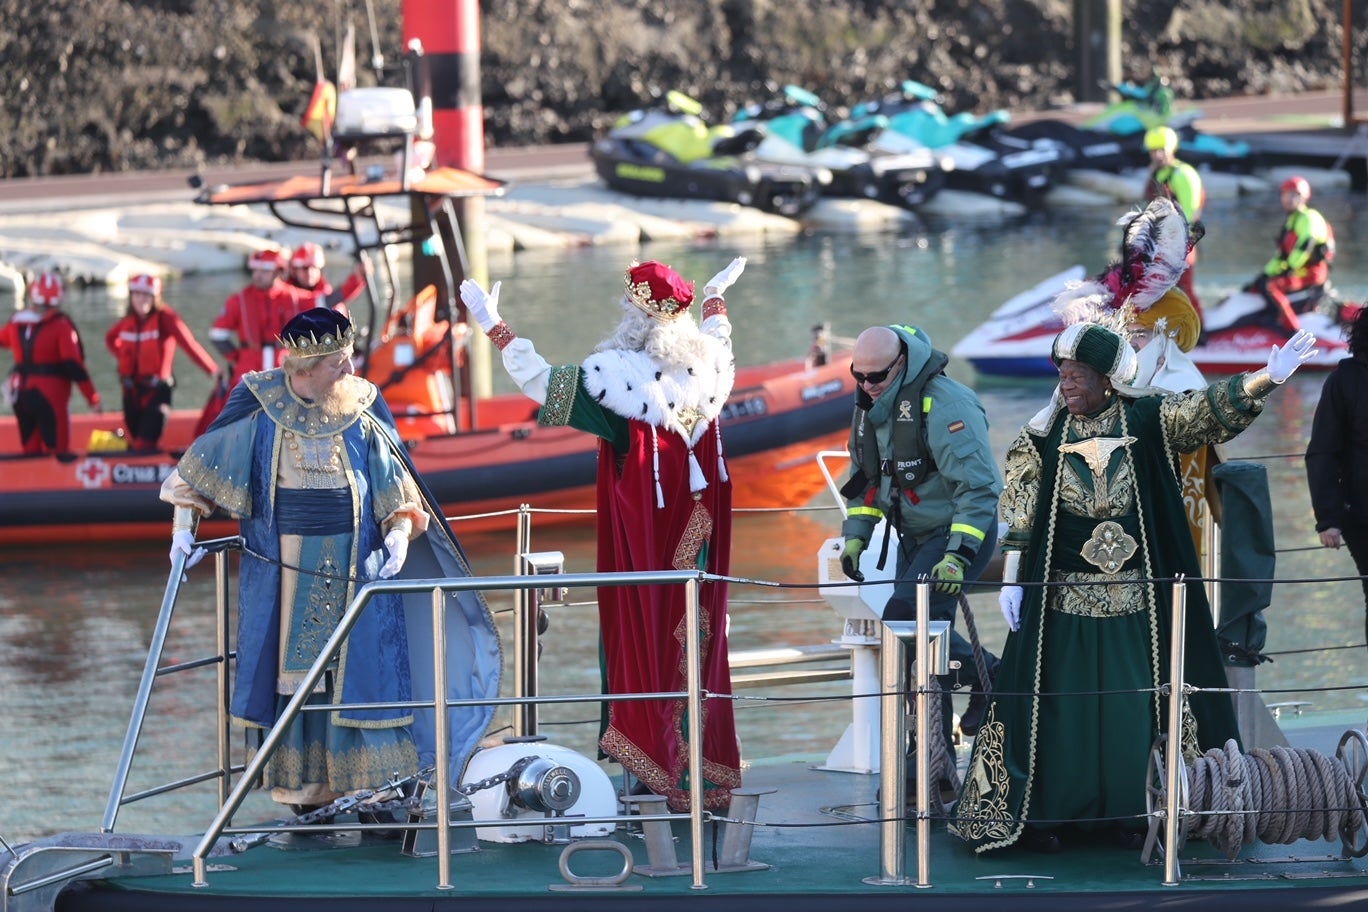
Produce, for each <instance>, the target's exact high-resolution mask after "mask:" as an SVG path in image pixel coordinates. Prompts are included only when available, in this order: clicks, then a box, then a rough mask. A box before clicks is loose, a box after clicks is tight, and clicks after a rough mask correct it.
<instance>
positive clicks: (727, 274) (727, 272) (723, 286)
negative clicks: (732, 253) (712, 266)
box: [703, 257, 746, 301]
mask: <svg viewBox="0 0 1368 912" xmlns="http://www.w3.org/2000/svg"><path fill="white" fill-rule="evenodd" d="M745 269H746V258H745V257H737V258H736V259H734V260H732V261H731V262H730V263H728V264H727V268H726V269H724V270H722V271H721V272H719V273H718V274H717V275H715V276H713V277H712V278H711V279H708V284H707V285H704V286H703V300H704V301H708V300H711V299H712V298H720V297H722V295H724V294H726V292H727V289H728V288H731V287H732V285H733V284H734V283H735V282H736V280H737V279H739V278H741V273H742V272H744V271H745Z"/></svg>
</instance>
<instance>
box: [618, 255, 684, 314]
mask: <svg viewBox="0 0 1368 912" xmlns="http://www.w3.org/2000/svg"><path fill="white" fill-rule="evenodd" d="M627 299H628V300H629V301H631V302H632V303H633V304H635V305H636V306H637V307H639V308H641V309H642V310H643V311H645V312H646V313H647V314H649V315H650V316H652V317H654V318H655V319H657V320H673V319H675V318H677V317H678V316H679V315H680V314H683V313H686V312H687V311H688V309H689V305H691V304H693V299H694V286H693V282H686V281H684V279H683V278H682V277H681V276H680V275H679V273H677V272H675V271H674V270H673V269H671V268H670V267H669V266H666V265H665V264H664V263H657V262H656V261H655V260H651V261H650V262H648V263H633V264H632V265H631V266H630V267H629V268H628V269H627Z"/></svg>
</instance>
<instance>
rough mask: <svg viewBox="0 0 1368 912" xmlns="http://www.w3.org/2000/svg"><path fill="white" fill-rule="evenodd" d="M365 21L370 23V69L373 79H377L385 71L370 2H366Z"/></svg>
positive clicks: (373, 6)
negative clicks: (372, 72)
mask: <svg viewBox="0 0 1368 912" xmlns="http://www.w3.org/2000/svg"><path fill="white" fill-rule="evenodd" d="M366 19H367V20H368V21H369V22H370V36H371V69H373V70H375V78H376V79H379V78H380V76H381V75H382V74H383V73H384V70H385V55H384V54H383V53H381V51H380V33H379V31H378V30H377V29H376V27H375V4H374V3H373V2H372V0H366Z"/></svg>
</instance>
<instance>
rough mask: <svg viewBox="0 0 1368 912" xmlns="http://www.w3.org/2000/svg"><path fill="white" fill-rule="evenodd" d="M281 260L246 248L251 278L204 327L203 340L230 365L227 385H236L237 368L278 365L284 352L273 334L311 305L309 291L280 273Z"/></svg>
mask: <svg viewBox="0 0 1368 912" xmlns="http://www.w3.org/2000/svg"><path fill="white" fill-rule="evenodd" d="M284 265H285V263H284V259H283V258H282V257H281V255H280V254H279V253H278V252H276V251H274V250H259V251H257V252H256V253H254V254H252V258H251V259H250V260H249V261H248V263H247V267H248V268H249V269H250V270H251V271H252V279H251V281H250V282H249V283H248V285H247V287H246V288H244V289H242V290H241V291H238V292H235V293H233V294H232V295H229V297H228V300H226V301H224V302H223V311H222V312H221V313H220V314H219V315H218V316H217V317H215V318H214V322H213V325H212V326H211V327H210V329H209V341H210V342H212V343H213V345H214V348H215V349H217V350H218V352H219V353H220V354H221V355H223V357H224V358H225V359H227V361H228V363H229V364H231V365H232V366H233V377H232V384H231V385H234V386H235V385H237V382H238V381H239V380H240V379H242V375H243V374H246V373H250V372H251V371H258V370H270V369H272V368H276V367H279V366H280V360H281V358H282V357H283V356H284V352H282V351H281V350H280V347H279V342H278V340H279V337H280V333H281V331H282V330H283V329H284V328H285V324H286V323H288V322H289V321H290V320H291V318H293V317H294V316H295V315H296V314H299V313H302V312H303V311H305V310H308V309H309V308H311V307H313V306H314V303H313V302H314V295H313V294H312V293H310V292H308V291H306V290H305V289H303V288H297V287H295V286H294V285H291V284H289V283H288V282H286V281H284V280H283V279H281V277H280V276H281V273H282V271H283V269H284ZM234 336H236V337H237V341H236V343H234V340H233V337H234Z"/></svg>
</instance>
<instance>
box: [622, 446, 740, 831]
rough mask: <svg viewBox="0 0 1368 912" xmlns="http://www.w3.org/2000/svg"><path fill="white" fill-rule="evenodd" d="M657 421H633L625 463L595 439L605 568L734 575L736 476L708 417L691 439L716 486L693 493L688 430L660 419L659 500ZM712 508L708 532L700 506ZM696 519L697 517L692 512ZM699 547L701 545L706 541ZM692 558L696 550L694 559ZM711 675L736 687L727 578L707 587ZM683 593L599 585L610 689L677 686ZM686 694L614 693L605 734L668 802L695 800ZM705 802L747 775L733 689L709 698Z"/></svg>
mask: <svg viewBox="0 0 1368 912" xmlns="http://www.w3.org/2000/svg"><path fill="white" fill-rule="evenodd" d="M651 431H652V428H651V426H650V425H648V424H645V423H644V422H640V421H633V422H630V430H629V433H630V437H631V440H630V444H629V446H628V448H627V454H626V457H625V459H624V461H623V463H622V468H621V470H619V469H618V467H617V464H616V463H617V460H616V459H615V453H614V450H613V446H612V444H611V443H610V442H609V441H606V440H605V441H603V442H602V443H601V444H600V448H599V474H598V569H599V570H600V571H602V572H632V571H643V570H670V569H680V570H685V569H693V568H694V567H698V566H700V565H701V566H702V568H703V569H705V570H707V571H708V572H710V573H716V574H719V575H726V574H727V572H728V571H729V569H730V565H731V499H732V488H731V482H730V481H729V480H728V481H724V480H722V479H721V478H720V477H719V472H718V453H717V449H718V445H717V432H716V430H715V428H714V427H713V426H712V425H711V424H709V425H708V427H707V429H706V430H705V431H703V433H702V436H701V439H699V441H698V443H697V444H696V445H695V446H694V456H695V457H696V458H697V460H698V464H699V467H700V468H701V469H702V471H703V475H704V477H705V478H707V480H708V486H707V487H706V488H704V489H703V490H702V491H700V492H698V494H699V499H697V500H695V499H694V496H693V495H692V494H690V492H689V465H688V447H687V446H686V444H685V442H684V440H683V438H682V437H680V435H678V434H676V433H672V432H669V431H664V430H658V431H657V433H656V435H655V436H656V439H657V442H658V448H659V454H660V487H661V491H662V493H663V495H664V501H665V506H664V507H663V508H660V507H658V506H657V499H656V493H655V472H654V468H653V464H654V447H653V445H652V439H651V438H652V433H651ZM696 505H697V506H698V507H701V508H702V509H704V510H706V512H707V516H708V518H709V520H710V523H711V532H710V534H709V535H707V537H706V538H704V539H702V540H700V538H699V536H700V534H701V533H702V532H703V531H704V530H703V529H702V528H700V525H699V522H698V519H699V518H700V517H695V506H696ZM691 520H692V521H691ZM700 548H701V549H702V550H701V552H700ZM691 558H692V559H691ZM699 601H700V608H701V616H700V620H699V624H700V641H701V645H702V659H701V666H702V680H703V686H704V687H705V688H706V689H707V691H708V692H710V693H726V694H729V693H731V670H730V666H729V660H728V655H727V631H726V625H727V585H726V584H725V583H705V584H703V585H702V586H700V588H699ZM684 612H685V593H684V588H683V587H682V586H635V587H631V586H614V587H604V588H601V589H600V590H599V622H600V627H601V629H602V635H603V654H604V667H605V672H606V675H607V681H606V685H607V686H606V690H607V692H609V693H638V692H651V691H681V690H685V689H686V687H687V683H688V672H687V670H686V668H685V613H684ZM685 705H686V704H685V702H684V701H683V700H669V701H650V702H645V701H634V702H617V703H613V704H612V706H611V708H610V710H609V725H608V728H607V730H606V731H605V732H604V734H603V738H602V741H601V744H602V746H603V749H604V751H605V752H606V753H607V754H608V755H609V756H611V757H613V758H614V759H616V760H617V761H618V762H620V763H621V764H622V765H623V766H624V767H626V768H627V769H628V770H629V771H630V772H632V774H633V775H635V776H636V777H637V778H638V779H640V780H641V781H642V782H643V783H645V784H646V785H647V786H648V787H650V789H651V790H652V791H654V792H656V793H657V794H661V795H665V796H666V797H667V798H669V803H670V806H671V807H673V808H675V809H677V810H682V809H685V808H687V807H688V802H689V791H688V789H689V783H688V777H687V772H688V769H687V767H688V761H689V741H688V730H687V724H688V722H687V719H686V718H685ZM703 764H704V766H703V773H704V779H705V783H706V786H705V792H704V804H705V806H707V807H710V808H716V807H726V805H727V803H728V801H729V800H730V794H729V790H730V789H732V788H736V787H739V786H740V785H741V751H740V747H739V744H738V742H737V738H736V723H735V719H734V718H733V714H732V702H731V701H730V700H707V701H705V702H704V706H703Z"/></svg>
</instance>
